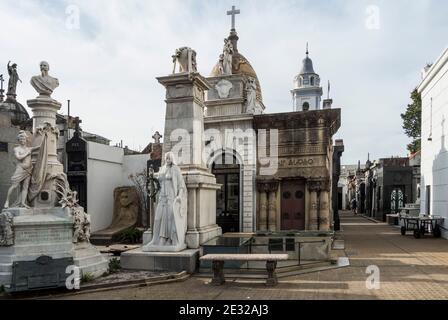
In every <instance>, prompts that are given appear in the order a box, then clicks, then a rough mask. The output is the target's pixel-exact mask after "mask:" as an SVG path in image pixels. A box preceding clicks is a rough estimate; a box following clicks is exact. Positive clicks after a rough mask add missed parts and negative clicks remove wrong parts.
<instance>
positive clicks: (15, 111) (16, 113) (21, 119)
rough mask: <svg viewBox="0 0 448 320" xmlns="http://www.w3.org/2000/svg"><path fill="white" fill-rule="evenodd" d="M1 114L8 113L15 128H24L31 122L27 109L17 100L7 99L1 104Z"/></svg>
mask: <svg viewBox="0 0 448 320" xmlns="http://www.w3.org/2000/svg"><path fill="white" fill-rule="evenodd" d="M0 112H2V113H8V114H9V117H10V119H11V124H12V125H14V126H24V125H25V124H26V122H28V121H29V120H30V116H29V114H28V112H27V111H26V109H25V107H24V106H22V105H21V104H20V103H19V102H17V101H16V100H11V99H7V100H6V101H4V102H0Z"/></svg>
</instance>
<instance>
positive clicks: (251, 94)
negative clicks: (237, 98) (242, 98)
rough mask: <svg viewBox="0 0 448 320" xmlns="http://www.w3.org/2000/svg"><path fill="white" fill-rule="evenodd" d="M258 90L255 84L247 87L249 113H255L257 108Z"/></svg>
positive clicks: (249, 84)
mask: <svg viewBox="0 0 448 320" xmlns="http://www.w3.org/2000/svg"><path fill="white" fill-rule="evenodd" d="M256 89H257V87H256V85H255V84H254V83H248V85H247V109H248V111H249V112H255V109H256V107H257V100H256V99H257V92H256V91H255V90H256Z"/></svg>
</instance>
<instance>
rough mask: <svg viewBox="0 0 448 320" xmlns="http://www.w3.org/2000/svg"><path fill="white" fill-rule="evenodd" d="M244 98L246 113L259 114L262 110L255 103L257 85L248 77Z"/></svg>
mask: <svg viewBox="0 0 448 320" xmlns="http://www.w3.org/2000/svg"><path fill="white" fill-rule="evenodd" d="M246 97H247V99H246V100H247V103H246V112H247V113H253V114H261V113H262V111H263V110H262V108H261V107H260V104H259V103H258V101H257V83H256V82H255V79H254V78H252V77H249V79H247V83H246Z"/></svg>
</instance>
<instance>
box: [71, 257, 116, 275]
mask: <svg viewBox="0 0 448 320" xmlns="http://www.w3.org/2000/svg"><path fill="white" fill-rule="evenodd" d="M78 266H79V267H80V268H81V273H83V274H86V273H89V274H91V275H92V276H93V277H95V278H96V277H101V276H102V275H103V274H104V273H105V272H106V271H107V270H108V269H109V263H108V262H107V261H104V260H101V261H97V262H95V263H90V264H88V265H78Z"/></svg>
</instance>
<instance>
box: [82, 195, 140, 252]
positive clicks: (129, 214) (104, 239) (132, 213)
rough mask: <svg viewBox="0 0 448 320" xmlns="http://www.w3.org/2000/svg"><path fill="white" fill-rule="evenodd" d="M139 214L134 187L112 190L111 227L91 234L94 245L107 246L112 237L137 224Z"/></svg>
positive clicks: (137, 198) (138, 204)
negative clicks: (112, 209)
mask: <svg viewBox="0 0 448 320" xmlns="http://www.w3.org/2000/svg"><path fill="white" fill-rule="evenodd" d="M140 214H141V208H140V201H139V197H138V194H137V191H136V190H135V188H134V187H120V188H116V189H115V190H114V215H113V219H112V223H111V225H110V226H109V227H108V228H107V229H104V230H100V231H97V232H95V233H93V234H92V237H91V241H92V242H93V243H96V244H109V243H111V242H112V241H113V237H114V236H115V235H117V234H119V233H120V232H122V231H123V230H126V229H127V228H130V227H133V226H135V225H136V224H137V222H138V217H139V215H140Z"/></svg>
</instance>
